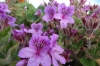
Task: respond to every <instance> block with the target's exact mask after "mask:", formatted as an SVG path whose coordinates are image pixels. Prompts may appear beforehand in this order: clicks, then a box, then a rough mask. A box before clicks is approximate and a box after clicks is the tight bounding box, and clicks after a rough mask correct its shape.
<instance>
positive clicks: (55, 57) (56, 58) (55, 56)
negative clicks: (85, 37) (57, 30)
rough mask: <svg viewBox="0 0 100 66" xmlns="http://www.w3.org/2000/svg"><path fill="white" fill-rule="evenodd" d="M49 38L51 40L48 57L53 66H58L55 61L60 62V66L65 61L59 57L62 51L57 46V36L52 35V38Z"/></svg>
mask: <svg viewBox="0 0 100 66" xmlns="http://www.w3.org/2000/svg"><path fill="white" fill-rule="evenodd" d="M50 38H51V49H50V55H51V57H52V63H53V65H54V66H59V65H58V62H57V61H59V62H61V63H62V64H65V63H66V59H65V58H64V57H62V56H61V55H60V54H62V53H63V51H64V49H63V48H61V46H59V45H57V39H58V35H57V34H53V35H52V36H50Z"/></svg>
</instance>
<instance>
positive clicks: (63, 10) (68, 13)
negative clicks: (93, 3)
mask: <svg viewBox="0 0 100 66" xmlns="http://www.w3.org/2000/svg"><path fill="white" fill-rule="evenodd" d="M74 9H75V8H74V6H66V5H65V4H64V3H62V4H59V5H58V7H56V6H55V5H52V6H51V5H48V6H46V7H45V9H44V12H45V15H44V16H43V20H45V21H46V22H50V21H51V20H53V19H57V20H60V26H61V28H66V27H67V25H68V23H71V24H73V23H74V19H73V18H72V15H73V14H74Z"/></svg>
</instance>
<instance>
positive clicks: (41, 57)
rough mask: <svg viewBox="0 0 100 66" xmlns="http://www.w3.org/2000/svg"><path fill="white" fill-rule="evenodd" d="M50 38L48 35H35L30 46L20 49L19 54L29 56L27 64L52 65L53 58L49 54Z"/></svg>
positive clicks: (35, 65) (32, 65)
mask: <svg viewBox="0 0 100 66" xmlns="http://www.w3.org/2000/svg"><path fill="white" fill-rule="evenodd" d="M49 49H50V40H49V39H48V37H47V36H41V35H38V34H36V35H33V36H32V38H31V39H30V41H29V47H25V48H23V49H21V50H20V51H19V54H18V56H19V57H21V58H28V59H29V60H28V63H27V66H39V65H40V64H41V65H42V66H51V58H50V56H49V55H48V53H47V52H48V51H49Z"/></svg>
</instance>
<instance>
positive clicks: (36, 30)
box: [25, 23, 43, 34]
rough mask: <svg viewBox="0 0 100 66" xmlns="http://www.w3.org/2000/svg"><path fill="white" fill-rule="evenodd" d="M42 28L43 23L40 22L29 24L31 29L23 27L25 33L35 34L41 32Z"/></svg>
mask: <svg viewBox="0 0 100 66" xmlns="http://www.w3.org/2000/svg"><path fill="white" fill-rule="evenodd" d="M42 28H43V24H42V23H38V24H36V23H33V24H31V29H29V30H27V29H25V32H27V33H33V34H35V33H37V34H41V33H42Z"/></svg>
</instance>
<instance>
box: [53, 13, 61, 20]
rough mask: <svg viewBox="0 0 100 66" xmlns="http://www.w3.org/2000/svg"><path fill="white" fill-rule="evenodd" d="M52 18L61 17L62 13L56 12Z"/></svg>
mask: <svg viewBox="0 0 100 66" xmlns="http://www.w3.org/2000/svg"><path fill="white" fill-rule="evenodd" d="M54 18H55V19H62V14H60V13H56V14H55V15H54Z"/></svg>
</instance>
